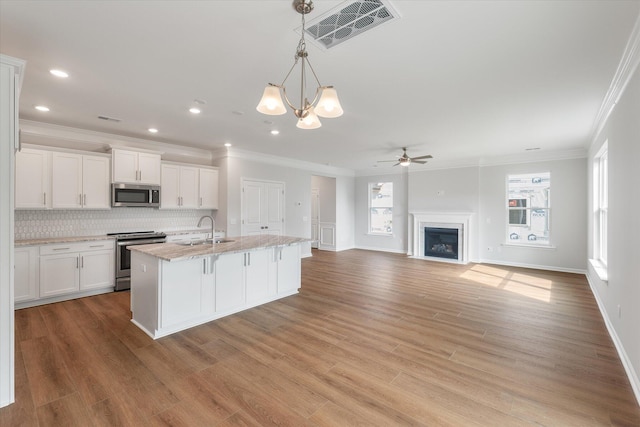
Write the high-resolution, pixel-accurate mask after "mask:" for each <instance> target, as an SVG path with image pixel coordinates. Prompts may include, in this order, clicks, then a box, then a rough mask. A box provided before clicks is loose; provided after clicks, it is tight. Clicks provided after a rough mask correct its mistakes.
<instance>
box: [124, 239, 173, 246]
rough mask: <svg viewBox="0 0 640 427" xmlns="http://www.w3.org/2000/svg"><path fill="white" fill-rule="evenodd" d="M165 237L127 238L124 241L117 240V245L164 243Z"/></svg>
mask: <svg viewBox="0 0 640 427" xmlns="http://www.w3.org/2000/svg"><path fill="white" fill-rule="evenodd" d="M164 242H165V239H150V240H127V241H124V242H117V245H118V246H133V245H148V244H150V243H164Z"/></svg>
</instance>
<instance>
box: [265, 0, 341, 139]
mask: <svg viewBox="0 0 640 427" xmlns="http://www.w3.org/2000/svg"><path fill="white" fill-rule="evenodd" d="M293 7H294V8H295V9H296V11H297V12H298V13H300V14H301V15H302V31H301V37H300V41H299V42H298V47H297V48H296V54H295V59H294V62H293V66H292V67H291V69H290V70H289V72H288V73H287V75H286V76H285V78H284V80H283V81H282V84H279V85H277V84H274V83H269V84H268V85H267V87H266V88H265V89H264V93H263V94H262V99H260V103H259V104H258V106H257V107H256V109H257V110H258V111H259V112H261V113H263V114H268V115H271V116H278V115H281V114H284V113H286V112H287V108H286V107H285V105H284V103H283V102H282V95H284V100H285V101H286V103H287V105H288V106H289V107H290V108H291V109H292V110H293V114H295V116H296V117H297V118H298V124H297V125H296V126H297V127H298V128H300V129H317V128H319V127H320V126H322V123H320V119H318V116H320V117H326V118H334V117H340V116H341V115H342V113H343V110H342V107H341V106H340V101H339V100H338V93H337V92H336V90H335V89H334V88H333V86H322V85H321V84H320V81H319V80H318V76H317V75H316V72H315V71H314V70H313V67H312V66H311V63H310V62H309V55H308V53H307V46H306V43H305V40H304V33H305V22H304V16H305V15H306V14H307V13H309V12H311V11H312V10H313V2H312V1H311V0H295V1H294V2H293ZM298 63H300V70H301V71H300V105H299V106H298V107H296V106H294V105H293V103H292V102H291V100H290V99H289V98H288V97H287V90H286V87H285V85H284V84H285V82H286V81H287V79H288V78H289V75H291V72H292V71H293V69H294V68H295V67H296V65H298ZM307 67H309V69H310V70H311V73H312V74H313V77H314V79H315V81H316V83H317V85H318V86H317V88H316V92H315V95H314V97H313V100H312V101H311V102H309V99H308V98H307V96H306V94H305V86H306V82H307V70H306V68H307ZM281 91H282V93H280V92H281Z"/></svg>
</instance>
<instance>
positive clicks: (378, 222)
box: [369, 182, 393, 235]
mask: <svg viewBox="0 0 640 427" xmlns="http://www.w3.org/2000/svg"><path fill="white" fill-rule="evenodd" d="M369 233H371V234H386V235H391V234H392V233H393V182H377V183H373V182H372V183H369Z"/></svg>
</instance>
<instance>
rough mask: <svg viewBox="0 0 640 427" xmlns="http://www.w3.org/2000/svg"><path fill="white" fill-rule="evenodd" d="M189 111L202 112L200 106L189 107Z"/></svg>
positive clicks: (193, 112)
mask: <svg viewBox="0 0 640 427" xmlns="http://www.w3.org/2000/svg"><path fill="white" fill-rule="evenodd" d="M189 112H190V113H192V114H200V113H201V112H202V111H201V110H200V109H199V108H196V107H192V108H189Z"/></svg>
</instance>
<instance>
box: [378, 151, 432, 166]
mask: <svg viewBox="0 0 640 427" xmlns="http://www.w3.org/2000/svg"><path fill="white" fill-rule="evenodd" d="M426 159H433V156H432V155H431V154H427V155H426V156H418V157H409V156H408V155H407V147H402V156H400V157H398V159H397V160H379V161H378V163H384V162H396V164H395V165H393V166H398V165H400V166H404V167H408V166H409V165H410V164H411V163H418V164H420V165H424V164H425V163H427V160H426Z"/></svg>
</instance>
